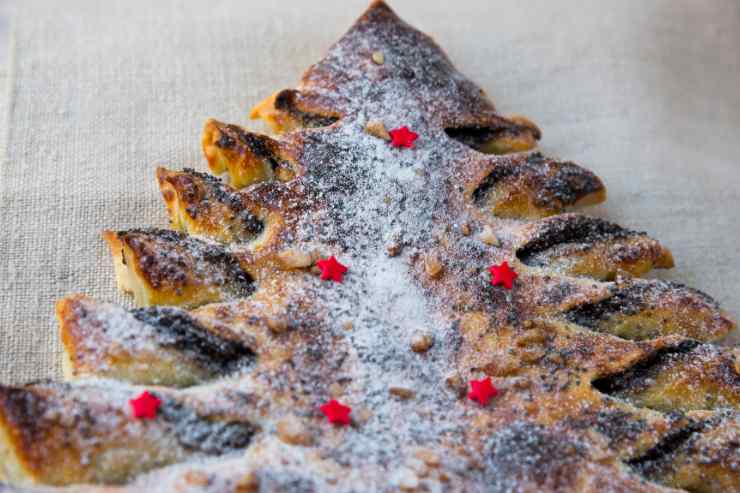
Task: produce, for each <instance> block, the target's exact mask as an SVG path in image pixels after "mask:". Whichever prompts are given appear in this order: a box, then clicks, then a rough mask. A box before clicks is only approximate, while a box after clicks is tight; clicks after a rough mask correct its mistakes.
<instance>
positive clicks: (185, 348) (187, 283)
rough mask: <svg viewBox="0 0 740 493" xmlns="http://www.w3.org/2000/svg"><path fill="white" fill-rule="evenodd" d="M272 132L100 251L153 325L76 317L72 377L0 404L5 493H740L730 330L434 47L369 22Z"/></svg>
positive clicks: (176, 190)
mask: <svg viewBox="0 0 740 493" xmlns="http://www.w3.org/2000/svg"><path fill="white" fill-rule="evenodd" d="M251 116H252V117H254V118H261V119H263V120H264V121H265V122H266V123H267V124H268V125H270V127H271V128H272V129H273V131H274V133H275V136H267V135H262V134H258V133H254V132H251V131H249V130H246V129H245V128H242V127H240V126H237V125H230V124H225V123H222V122H220V121H217V120H209V121H208V122H206V125H205V128H204V132H203V138H202V146H203V151H204V155H205V157H206V160H207V162H208V166H209V168H210V169H211V171H213V173H214V174H225V179H224V180H220V179H218V178H216V177H214V176H212V175H208V174H204V173H199V172H196V171H193V170H191V169H187V168H185V169H183V170H182V171H175V170H167V169H163V168H160V169H157V171H156V179H157V181H158V184H159V186H160V189H161V192H162V197H163V199H164V202H165V205H166V211H167V213H168V215H169V217H170V220H171V225H172V229H171V230H160V229H136V230H129V231H115V232H114V231H106V232H105V233H104V239H105V241H106V242H107V243H108V245H109V246H110V249H111V255H112V257H113V261H114V265H115V271H116V279H117V282H118V286H119V288H120V289H121V290H124V291H127V292H131V293H132V294H133V296H134V300H135V302H136V304H137V305H139V308H136V309H134V310H126V309H123V308H121V307H117V306H113V305H110V304H106V303H101V302H97V301H95V300H92V299H90V298H88V297H85V296H83V295H75V296H70V297H68V298H65V299H63V300H61V301H59V302H58V304H57V317H58V319H59V324H60V332H61V338H62V341H63V344H64V348H65V376H66V377H67V379H68V380H69V381H68V382H65V383H58V382H38V383H31V384H28V385H25V386H21V387H6V386H3V387H0V475H1V476H2V479H3V480H5V481H7V482H8V483H9V484H14V485H20V486H12V487H11V486H5V487H3V486H0V491H2V490H3V489H7V490H9V491H15V490H16V489H18V488H22V490H25V491H47V490H49V491H55V490H57V489H66V490H68V491H105V492H119V491H203V492H207V491H217V492H227V491H228V492H251V491H288V492H294V491H295V492H299V491H300V492H303V491H398V490H401V491H537V492H540V491H563V492H569V491H593V492H596V491H598V492H612V491H614V492H616V491H655V492H663V491H675V490H676V489H679V490H681V489H683V490H687V491H701V492H703V491H708V492H727V491H738V490H739V489H740V486H738V485H740V453H739V452H738V444H739V443H740V433H739V432H738V424H739V423H738V421H740V420H739V419H738V417H739V414H738V406H739V405H740V376H739V375H738V371H739V369H740V368H739V367H740V362H738V352H737V349H733V348H730V347H726V346H720V345H716V344H715V343H716V342H718V341H720V340H721V339H723V338H724V337H725V336H726V335H727V334H728V333H729V332H730V331H731V330H733V328H734V323H733V322H732V321H731V320H730V319H729V318H728V317H727V316H726V314H724V313H723V312H722V311H721V310H720V308H719V307H718V306H717V304H716V303H715V302H714V301H713V300H712V299H711V298H710V297H708V296H707V295H705V294H703V293H700V292H698V291H696V290H693V289H691V288H688V287H686V286H682V285H678V284H675V283H669V282H666V281H661V280H656V279H644V278H641V276H643V275H645V274H646V273H648V272H649V271H650V270H652V269H653V268H669V267H672V266H673V259H672V256H671V254H670V252H669V251H668V250H667V249H666V248H665V247H663V246H662V245H660V244H659V243H658V242H657V241H656V240H654V239H652V238H650V237H649V236H648V235H646V234H645V233H642V232H638V231H633V230H630V229H628V228H625V227H622V226H619V225H616V224H613V223H611V222H609V221H606V220H603V219H599V218H594V217H589V216H586V215H582V214H578V213H572V212H568V211H569V210H570V209H571V208H572V207H577V206H585V205H589V204H594V203H598V202H601V201H603V200H605V198H606V191H605V187H604V185H603V183H602V182H601V181H600V180H599V178H598V177H596V176H595V175H594V174H593V173H591V172H590V171H588V170H586V169H584V168H582V167H580V166H578V165H576V164H574V163H572V162H569V161H561V160H557V159H553V158H549V157H546V156H543V155H542V154H541V153H539V152H537V151H536V150H534V149H535V147H536V144H537V141H538V140H539V138H540V131H539V129H538V128H537V126H536V125H535V124H533V123H532V122H531V121H530V120H528V119H527V118H525V117H521V116H513V117H503V116H501V115H499V114H498V113H497V112H496V111H495V108H494V105H493V104H492V103H491V102H490V100H489V99H488V98H487V96H486V95H485V94H484V93H483V91H482V90H481V89H480V88H478V87H477V86H475V85H474V84H473V83H472V82H470V81H469V80H468V79H466V78H465V77H464V76H462V75H461V74H460V73H459V72H457V71H456V70H455V69H454V67H453V66H452V65H451V63H450V61H449V60H448V58H447V57H446V55H445V54H444V53H443V52H442V51H441V49H440V48H439V47H438V46H437V45H436V44H435V43H434V42H433V41H432V40H431V39H430V38H429V37H428V36H426V35H424V34H422V33H420V32H419V31H417V30H415V29H413V28H411V27H410V26H408V25H407V24H405V23H404V22H403V21H401V20H400V19H399V18H398V17H397V16H396V15H395V14H394V13H393V12H392V11H391V10H390V8H389V7H388V6H387V5H385V4H384V3H383V2H374V3H372V4H371V6H370V7H369V9H368V10H367V12H365V13H364V14H363V15H362V17H360V19H359V20H358V21H357V23H356V24H355V25H354V26H353V27H352V28H351V29H350V30H349V32H348V33H347V34H345V35H344V36H343V37H342V38H341V39H340V40H339V41H338V42H337V43H336V44H335V45H334V46H333V47H331V48H330V50H329V52H328V54H327V55H326V57H325V58H324V59H322V60H321V61H319V62H318V63H317V64H315V65H313V66H312V67H310V68H309V69H308V71H307V72H306V73H305V74H304V76H303V79H302V81H301V83H300V84H299V86H298V88H297V89H288V90H283V91H279V92H277V93H275V94H273V95H272V96H270V97H268V98H267V99H266V100H265V101H263V102H262V103H260V104H258V105H257V106H256V107H255V108H254V109H253V111H252V114H251ZM401 127H408V128H409V129H411V130H412V131H413V132H415V133H416V134H418V138H417V139H416V140H415V141H414V142H413V144H412V145H411V147H410V148H405V147H396V146H394V145H392V144H391V143H389V141H388V138H389V136H388V130H391V129H395V128H401ZM330 256H336V258H337V259H339V261H340V262H341V263H343V264H345V265H346V266H347V267H348V269H349V270H348V272H347V273H346V274H345V275H344V279H343V281H342V282H341V283H339V282H333V281H331V280H326V279H322V278H321V276H319V274H320V272H317V271H318V270H319V269H318V263H319V261H320V260H324V259H327V258H329V257H330ZM502 262H507V263H508V265H510V266H511V268H512V269H513V270H514V271H516V273H517V275H518V277H517V278H516V280H515V281H514V283H513V286H512V289H506V288H505V287H503V286H501V285H492V284H491V282H490V281H491V277H490V274H489V271H488V269H489V267H490V266H491V265H500V264H501V263H502ZM486 376H488V377H491V380H492V383H493V385H494V386H495V387H496V388H497V389H498V395H496V396H495V397H494V398H493V399H492V400H491V401H490V402H488V403H487V404H486V405H481V404H480V403H478V402H475V401H474V400H471V399H469V398H468V396H467V394H468V391H469V390H470V386H469V382H470V381H473V380H479V379H482V378H484V377H486ZM145 390H146V391H148V392H150V393H151V394H152V395H155V396H156V397H157V398H158V399H159V400H160V401H161V407H160V408H159V411H158V413H157V416H156V417H155V418H154V419H147V420H141V419H134V418H133V417H132V416H131V411H130V408H129V400H130V399H132V398H134V397H136V396H137V395H139V394H140V393H141V392H142V391H145ZM331 399H337V400H339V401H340V402H341V403H342V404H345V405H347V406H350V407H351V408H352V412H351V416H350V418H351V419H350V423H349V425H347V426H338V425H333V424H330V423H328V422H327V421H326V418H325V417H324V416H323V415H322V413H321V412H320V407H321V406H322V405H323V404H324V403H326V402H327V401H329V400H331ZM45 485H49V486H48V487H47V486H45Z"/></svg>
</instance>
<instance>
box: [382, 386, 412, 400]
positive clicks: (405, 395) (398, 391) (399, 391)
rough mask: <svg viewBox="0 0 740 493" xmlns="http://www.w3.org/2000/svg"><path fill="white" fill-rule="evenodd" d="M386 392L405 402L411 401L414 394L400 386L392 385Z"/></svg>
mask: <svg viewBox="0 0 740 493" xmlns="http://www.w3.org/2000/svg"><path fill="white" fill-rule="evenodd" d="M388 392H390V393H391V395H395V396H396V397H400V398H401V399H404V400H407V399H413V398H414V396H415V395H416V393H415V392H414V391H413V390H411V389H410V388H408V387H405V386H400V385H394V386H392V387H389V388H388Z"/></svg>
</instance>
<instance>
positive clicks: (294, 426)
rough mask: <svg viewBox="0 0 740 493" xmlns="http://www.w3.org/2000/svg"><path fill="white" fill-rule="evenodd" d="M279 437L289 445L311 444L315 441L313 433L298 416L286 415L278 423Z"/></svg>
mask: <svg viewBox="0 0 740 493" xmlns="http://www.w3.org/2000/svg"><path fill="white" fill-rule="evenodd" d="M277 434H278V438H280V440H282V441H283V442H285V443H287V444H289V445H303V446H309V445H311V443H312V442H313V437H312V436H311V433H310V432H309V430H308V429H307V428H306V426H305V425H304V424H303V422H301V420H300V419H298V418H297V417H296V416H286V417H284V418H283V419H281V420H280V421H278V423H277Z"/></svg>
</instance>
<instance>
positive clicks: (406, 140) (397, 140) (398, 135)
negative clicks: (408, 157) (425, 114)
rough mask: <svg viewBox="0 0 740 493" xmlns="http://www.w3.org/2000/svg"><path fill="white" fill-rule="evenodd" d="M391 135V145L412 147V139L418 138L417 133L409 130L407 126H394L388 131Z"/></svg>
mask: <svg viewBox="0 0 740 493" xmlns="http://www.w3.org/2000/svg"><path fill="white" fill-rule="evenodd" d="M388 134H389V135H390V136H391V145H392V146H393V147H406V148H408V149H411V148H412V147H414V141H415V140H416V139H418V138H419V134H417V133H416V132H412V131H411V130H409V127H400V128H394V129H393V130H390V131H388Z"/></svg>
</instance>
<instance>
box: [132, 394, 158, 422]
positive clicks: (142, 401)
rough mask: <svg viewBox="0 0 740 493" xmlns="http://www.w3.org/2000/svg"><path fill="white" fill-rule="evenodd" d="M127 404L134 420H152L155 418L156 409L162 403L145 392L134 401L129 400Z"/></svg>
mask: <svg viewBox="0 0 740 493" xmlns="http://www.w3.org/2000/svg"><path fill="white" fill-rule="evenodd" d="M128 403H129V405H130V406H131V412H132V413H133V415H134V418H137V419H154V418H156V417H157V409H159V406H160V405H161V404H162V401H161V400H159V399H157V398H156V397H154V396H153V395H152V394H150V393H149V392H148V391H146V390H145V391H144V392H142V393H141V394H139V397H137V398H136V399H130V400H129V401H128Z"/></svg>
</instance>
